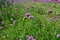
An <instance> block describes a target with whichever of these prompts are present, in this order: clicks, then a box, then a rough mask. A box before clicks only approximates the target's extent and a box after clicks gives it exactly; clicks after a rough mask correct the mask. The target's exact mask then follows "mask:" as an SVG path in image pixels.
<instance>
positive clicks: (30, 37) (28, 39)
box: [26, 35, 35, 40]
mask: <svg viewBox="0 0 60 40" xmlns="http://www.w3.org/2000/svg"><path fill="white" fill-rule="evenodd" d="M26 38H27V40H35V39H34V38H33V36H29V35H27V36H26Z"/></svg>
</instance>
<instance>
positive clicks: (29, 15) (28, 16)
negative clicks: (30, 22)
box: [24, 13, 34, 19]
mask: <svg viewBox="0 0 60 40" xmlns="http://www.w3.org/2000/svg"><path fill="white" fill-rule="evenodd" d="M26 18H29V19H33V18H34V17H33V16H32V15H31V14H30V13H26V14H25V17H24V19H26Z"/></svg>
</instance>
